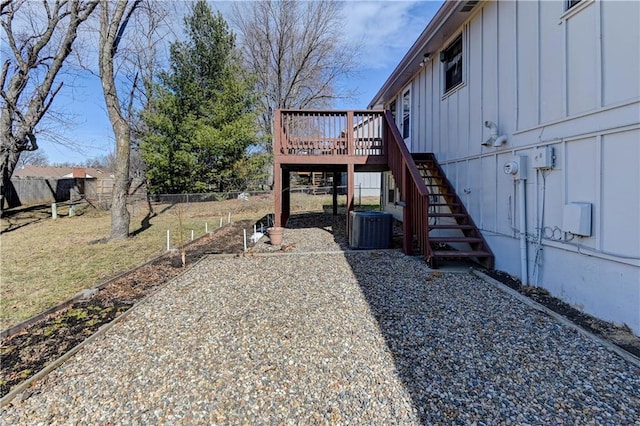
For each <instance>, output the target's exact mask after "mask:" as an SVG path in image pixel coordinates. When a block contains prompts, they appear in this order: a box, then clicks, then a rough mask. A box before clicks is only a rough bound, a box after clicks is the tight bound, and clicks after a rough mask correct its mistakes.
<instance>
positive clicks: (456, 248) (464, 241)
mask: <svg viewBox="0 0 640 426" xmlns="http://www.w3.org/2000/svg"><path fill="white" fill-rule="evenodd" d="M411 156H412V157H413V160H414V162H415V165H416V167H417V169H418V171H419V172H420V175H421V176H422V178H423V179H424V182H425V185H426V187H427V191H428V192H429V212H428V214H427V217H428V220H429V224H428V229H429V243H430V246H431V259H430V266H431V267H432V268H437V266H438V263H440V262H442V261H446V260H464V259H471V260H473V261H476V262H478V263H479V264H481V265H482V266H484V267H485V268H487V269H493V267H494V256H493V253H492V252H491V249H490V248H489V246H488V245H487V243H486V241H485V240H484V238H483V237H482V234H481V233H480V231H479V230H478V228H477V227H476V225H475V223H473V219H472V218H471V216H470V215H469V213H468V212H467V209H466V208H465V207H464V204H463V203H462V201H461V200H460V197H458V194H456V191H455V189H454V188H453V186H452V185H451V183H450V182H449V180H448V179H447V177H446V176H445V174H444V172H443V170H442V168H441V167H440V164H438V161H437V160H436V158H435V156H434V155H433V154H412V155H411ZM436 230H438V231H442V232H438V233H437V236H436V235H433V232H432V231H436ZM432 235H433V236H432Z"/></svg>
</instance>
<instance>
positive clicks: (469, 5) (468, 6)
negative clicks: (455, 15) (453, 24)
mask: <svg viewBox="0 0 640 426" xmlns="http://www.w3.org/2000/svg"><path fill="white" fill-rule="evenodd" d="M478 3H480V1H479V0H472V1H468V2H466V3H465V5H464V6H462V9H460V12H469V11H470V10H471V9H473V8H474V7H475V6H476V5H477V4H478Z"/></svg>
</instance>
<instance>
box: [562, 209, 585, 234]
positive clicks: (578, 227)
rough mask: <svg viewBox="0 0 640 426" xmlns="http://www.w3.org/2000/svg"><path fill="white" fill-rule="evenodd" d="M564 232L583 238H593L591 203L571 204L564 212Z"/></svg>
mask: <svg viewBox="0 0 640 426" xmlns="http://www.w3.org/2000/svg"><path fill="white" fill-rule="evenodd" d="M562 230H563V231H564V232H570V233H572V234H575V235H579V236H581V237H590V236H591V203H569V204H565V205H564V210H563V211H562Z"/></svg>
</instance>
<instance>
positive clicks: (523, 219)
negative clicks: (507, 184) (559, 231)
mask: <svg viewBox="0 0 640 426" xmlns="http://www.w3.org/2000/svg"><path fill="white" fill-rule="evenodd" d="M526 183H527V180H526V177H521V178H520V179H519V180H518V190H519V191H518V192H519V194H518V205H519V207H520V282H521V283H522V285H528V284H529V272H528V265H527V263H528V262H527V209H526V207H527V196H526V192H527V191H526Z"/></svg>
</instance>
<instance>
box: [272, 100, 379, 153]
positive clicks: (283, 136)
mask: <svg viewBox="0 0 640 426" xmlns="http://www.w3.org/2000/svg"><path fill="white" fill-rule="evenodd" d="M274 119H275V120H274V122H275V126H274V134H275V135H274V136H275V138H274V143H275V146H274V152H275V154H276V155H280V156H289V155H333V156H384V155H386V152H385V146H384V143H383V138H382V136H383V135H382V132H383V125H382V122H383V112H382V111H371V110H365V111H322V110H315V111H313V110H312V111H309V110H305V111H302V110H276V112H275V117H274Z"/></svg>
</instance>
